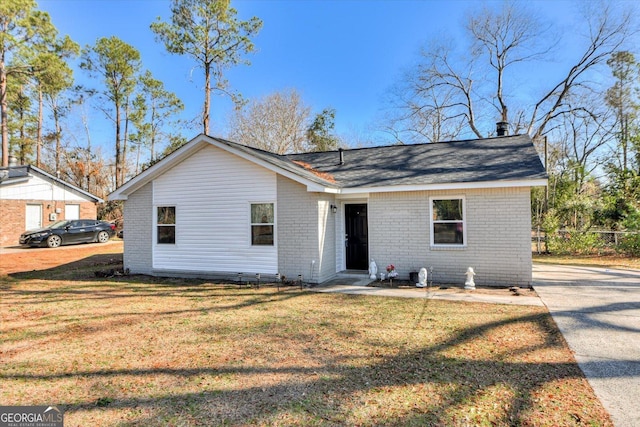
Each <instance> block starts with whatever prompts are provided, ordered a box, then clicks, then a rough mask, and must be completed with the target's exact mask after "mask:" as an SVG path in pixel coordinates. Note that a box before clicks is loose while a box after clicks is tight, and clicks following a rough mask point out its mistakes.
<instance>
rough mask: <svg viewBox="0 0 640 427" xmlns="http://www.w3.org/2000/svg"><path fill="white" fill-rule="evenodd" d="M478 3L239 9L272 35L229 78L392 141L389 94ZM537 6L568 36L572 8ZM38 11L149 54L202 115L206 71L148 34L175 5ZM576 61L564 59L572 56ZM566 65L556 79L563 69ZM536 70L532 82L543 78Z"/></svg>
mask: <svg viewBox="0 0 640 427" xmlns="http://www.w3.org/2000/svg"><path fill="white" fill-rule="evenodd" d="M478 4H480V2H479V1H464V0H450V1H441V0H428V1H427V0H423V1H418V0H395V1H394V0H343V1H340V0H236V1H233V0H232V6H233V7H235V8H236V9H237V10H238V17H239V18H240V19H242V20H246V19H249V18H250V17H252V16H257V17H259V18H260V19H262V21H263V29H262V30H261V32H260V34H259V35H258V36H257V37H255V38H254V43H255V46H256V49H257V51H256V52H255V53H254V54H252V55H250V56H249V59H250V61H251V65H250V66H245V65H240V66H238V67H236V68H233V69H231V70H229V71H228V72H227V78H228V80H229V81H230V84H231V87H232V88H234V89H235V90H237V91H239V92H240V93H242V94H243V95H244V96H245V98H248V99H251V98H255V97H261V96H265V95H268V94H270V93H274V92H276V91H281V90H283V89H287V88H295V89H296V90H298V91H299V92H300V93H301V95H302V98H303V100H304V101H305V102H306V103H307V104H308V105H310V106H311V108H312V110H313V112H314V113H317V112H320V111H321V110H322V109H323V108H326V107H333V108H335V109H336V111H337V113H336V128H337V131H338V133H339V134H340V135H342V136H343V137H346V138H347V139H352V140H357V139H359V138H362V139H365V140H370V141H369V143H378V142H383V141H381V140H382V139H384V135H382V134H380V133H377V134H376V133H372V131H371V129H373V128H374V127H375V124H376V121H377V119H378V117H379V115H380V109H381V108H382V107H383V106H384V105H383V103H382V98H383V95H384V94H385V92H386V91H387V90H388V89H389V88H390V86H391V85H393V84H394V83H395V82H396V81H398V79H399V78H400V75H401V73H402V71H403V70H404V69H406V68H407V67H409V66H411V64H412V63H414V62H415V61H416V58H417V52H418V50H419V48H420V46H421V45H422V44H423V43H425V41H426V40H428V39H430V38H433V37H437V36H438V35H440V34H446V35H448V36H451V37H454V38H455V37H456V36H457V35H461V34H462V31H463V28H464V22H465V16H466V14H467V13H468V12H469V10H470V8H471V7H472V6H477V5H478ZM484 4H494V5H495V4H500V2H484ZM529 4H532V5H533V6H535V8H536V9H537V10H538V11H539V12H540V13H541V14H542V15H543V17H545V19H549V20H560V21H559V22H560V24H561V25H562V24H563V22H564V23H566V24H567V28H569V27H568V25H569V23H570V22H569V21H570V19H572V17H573V14H572V13H570V12H569V11H570V10H571V9H570V6H569V5H570V3H567V2H561V1H551V0H542V1H532V2H529ZM39 8H40V9H42V10H45V11H47V12H48V13H49V14H50V15H51V18H52V22H53V24H54V25H55V26H56V27H57V28H58V30H59V32H60V34H61V35H64V34H68V35H69V36H70V37H71V38H72V39H73V40H75V41H76V42H78V43H80V44H81V45H82V46H85V45H88V44H90V45H93V44H94V43H95V41H96V39H98V38H99V37H109V36H112V35H115V36H117V37H119V38H121V39H122V40H124V41H125V42H127V43H129V44H131V45H133V46H134V47H136V48H137V49H138V50H139V51H140V52H141V55H142V61H143V66H144V67H145V68H147V69H149V70H151V72H152V73H153V74H154V76H155V77H156V78H158V79H160V80H162V81H163V82H164V83H165V86H166V87H167V89H169V90H171V91H173V92H175V93H176V94H177V95H178V96H179V97H180V98H181V99H182V100H183V102H184V103H185V104H186V106H187V109H186V111H185V113H184V118H186V119H190V118H193V117H195V116H196V115H197V114H198V113H199V111H201V107H202V99H203V94H202V90H201V88H202V85H203V81H204V78H203V76H202V71H201V70H200V69H198V68H194V65H195V63H193V62H191V60H190V59H189V58H187V57H180V56H175V55H170V54H168V53H167V52H166V51H165V49H164V46H163V45H162V44H161V43H157V42H156V41H155V40H154V36H153V33H152V32H151V31H150V30H149V24H150V23H151V22H153V21H154V20H155V18H156V17H158V16H161V17H162V18H163V20H165V21H166V20H168V17H169V1H168V0H40V1H39ZM564 36H566V37H570V36H571V34H569V32H567V33H564V34H563V37H564ZM570 53H571V52H565V57H569V56H570ZM560 65H561V64H558V67H550V69H549V70H548V71H547V72H548V73H553V72H554V70H556V71H557V70H559V69H560V68H561V66H560ZM536 71H537V76H536V77H535V78H532V83H535V80H536V79H540V73H539V72H538V71H539V70H536ZM77 77H80V76H79V75H77ZM230 111H231V104H230V102H229V101H228V100H226V99H224V98H220V97H214V98H213V111H212V113H213V116H212V129H211V133H212V134H214V135H224V133H225V128H224V126H225V124H226V123H227V121H228V114H230ZM93 120H95V122H94V124H93V125H92V128H93V130H94V132H95V129H96V128H98V129H100V125H99V123H98V122H99V121H100V120H101V118H100V113H97V112H95V113H93ZM199 131H200V128H197V129H195V130H194V131H193V135H185V136H187V137H191V136H195V134H196V133H197V132H199ZM103 132H105V133H106V131H103ZM102 137H105V138H106V140H108V141H112V136H111V135H109V136H107V135H102V136H98V137H97V138H96V137H95V136H94V139H98V140H100V139H102ZM347 142H349V141H347ZM359 142H360V143H362V142H363V141H359Z"/></svg>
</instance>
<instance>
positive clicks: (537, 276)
mask: <svg viewBox="0 0 640 427" xmlns="http://www.w3.org/2000/svg"><path fill="white" fill-rule="evenodd" d="M533 281H534V283H533V285H534V288H535V290H536V292H537V293H538V295H539V296H540V298H541V299H542V301H543V302H544V304H545V305H546V306H547V307H548V309H549V311H550V312H551V315H552V316H553V319H554V320H555V322H556V323H557V325H558V327H559V328H560V331H561V332H562V335H564V337H565V339H566V340H567V343H568V344H569V347H570V348H571V350H572V351H573V352H574V354H575V358H576V360H577V362H578V364H579V366H580V368H582V371H583V372H584V373H585V376H586V377H587V379H588V380H589V383H590V384H591V387H593V390H594V391H595V393H596V395H597V396H598V398H599V399H600V401H601V402H602V404H603V405H604V407H605V408H606V409H607V410H608V411H609V414H610V415H611V418H612V419H613V422H614V424H615V425H616V426H617V427H627V426H628V427H632V426H633V427H635V426H640V404H639V403H638V400H639V399H640V271H635V270H615V269H607V268H596V267H576V266H560V265H545V264H535V265H534V267H533Z"/></svg>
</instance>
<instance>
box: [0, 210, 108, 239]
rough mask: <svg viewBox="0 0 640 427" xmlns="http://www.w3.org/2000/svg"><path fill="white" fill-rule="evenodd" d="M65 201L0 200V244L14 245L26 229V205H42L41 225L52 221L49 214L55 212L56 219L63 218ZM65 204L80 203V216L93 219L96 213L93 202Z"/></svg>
mask: <svg viewBox="0 0 640 427" xmlns="http://www.w3.org/2000/svg"><path fill="white" fill-rule="evenodd" d="M65 204H66V203H65V202H64V201H61V200H54V201H46V202H45V201H42V200H0V246H16V245H18V239H19V238H20V235H21V234H22V233H24V232H25V230H26V212H27V205H40V206H42V225H43V226H46V225H49V224H51V223H52V222H54V221H51V220H49V215H50V214H52V213H56V209H60V213H57V214H56V217H57V220H62V219H65V216H64V214H65ZM67 204H74V205H80V217H81V218H86V219H95V218H97V215H98V210H97V206H96V204H95V203H93V202H73V203H67Z"/></svg>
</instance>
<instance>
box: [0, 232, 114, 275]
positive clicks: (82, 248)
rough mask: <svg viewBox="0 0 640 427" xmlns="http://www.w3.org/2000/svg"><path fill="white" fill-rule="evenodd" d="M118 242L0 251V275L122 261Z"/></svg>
mask: <svg viewBox="0 0 640 427" xmlns="http://www.w3.org/2000/svg"><path fill="white" fill-rule="evenodd" d="M122 250H123V242H122V240H112V241H109V242H107V243H88V244H81V245H73V246H63V247H60V248H53V249H51V248H17V249H13V248H12V249H10V250H7V249H4V248H3V249H0V276H4V275H9V274H15V273H23V272H30V271H34V270H49V269H53V268H58V267H62V266H65V265H67V266H71V265H73V266H74V268H82V267H91V266H93V265H105V264H114V263H116V262H119V263H121V262H122Z"/></svg>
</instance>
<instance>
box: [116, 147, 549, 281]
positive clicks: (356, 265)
mask: <svg viewBox="0 0 640 427" xmlns="http://www.w3.org/2000/svg"><path fill="white" fill-rule="evenodd" d="M546 181H547V175H546V173H545V170H544V167H543V165H542V163H541V161H540V159H539V157H538V154H537V152H536V150H535V148H534V146H533V144H532V141H531V139H530V138H529V137H528V136H526V135H518V136H501V137H496V138H487V139H477V140H463V141H451V142H442V143H436V144H420V145H393V146H384V147H371V148H358V149H348V150H347V149H345V150H339V151H330V152H320V153H306V154H291V155H277V154H273V153H269V152H266V151H262V150H258V149H256V148H251V147H248V146H245V145H242V144H238V143H234V142H230V141H226V140H224V139H220V138H214V137H210V136H206V135H199V136H197V137H196V138H194V139H193V140H191V141H190V142H188V143H187V144H186V145H184V146H183V147H181V148H180V149H178V150H176V151H175V152H173V153H172V154H170V155H169V156H167V157H166V158H164V159H163V160H162V161H160V162H158V163H156V164H155V165H153V166H152V167H150V168H149V169H147V170H145V171H144V172H142V173H141V174H140V175H138V176H136V177H135V178H133V179H131V180H130V181H128V182H127V183H125V184H124V185H123V186H121V187H120V188H118V189H117V190H116V191H114V192H113V193H112V194H111V195H110V196H109V198H110V199H112V200H124V201H125V203H124V229H125V230H124V234H125V236H126V237H125V244H124V267H125V268H126V269H129V271H130V272H131V273H142V274H149V275H158V276H179V277H204V278H230V279H236V278H237V277H238V274H239V273H242V275H243V277H244V278H251V279H253V277H254V275H255V274H256V273H259V274H261V275H262V277H263V278H266V277H273V276H275V275H276V274H278V273H279V274H281V275H284V276H286V277H287V278H290V279H294V280H296V279H297V278H298V276H299V275H301V276H302V279H303V280H304V281H305V282H309V283H321V282H325V281H327V280H329V279H332V278H334V277H336V275H337V274H338V273H340V272H345V271H351V270H355V271H360V270H367V268H368V266H369V262H370V260H371V259H373V260H375V262H376V263H377V266H378V269H379V271H383V270H384V268H385V266H386V265H388V264H394V265H395V266H396V270H397V271H398V273H399V279H408V278H409V273H410V272H413V271H418V270H419V269H420V268H421V267H433V277H434V279H435V281H436V283H438V282H442V283H460V284H462V283H464V280H465V272H466V270H467V268H468V267H469V266H472V267H474V269H475V272H476V280H475V281H476V283H477V284H479V285H528V284H530V283H531V276H532V272H531V234H530V233H531V208H530V190H531V188H532V187H534V186H544V185H546Z"/></svg>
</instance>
